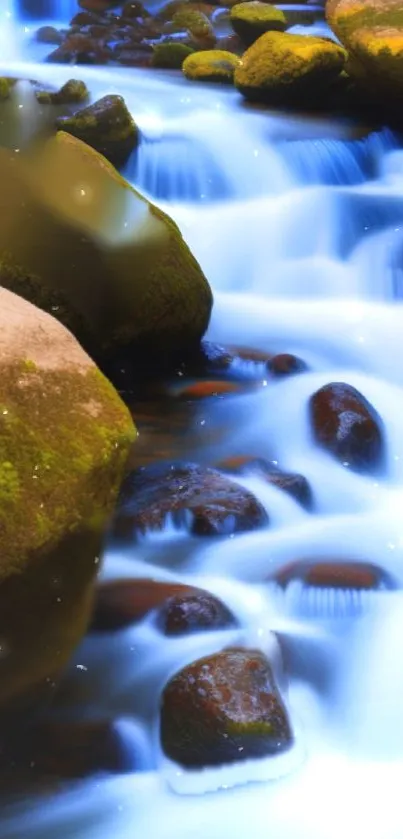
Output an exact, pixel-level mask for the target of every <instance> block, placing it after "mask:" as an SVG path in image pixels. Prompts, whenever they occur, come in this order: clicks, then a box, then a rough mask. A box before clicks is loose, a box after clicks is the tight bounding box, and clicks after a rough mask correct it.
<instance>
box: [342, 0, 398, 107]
mask: <svg viewBox="0 0 403 839" xmlns="http://www.w3.org/2000/svg"><path fill="white" fill-rule="evenodd" d="M326 15H327V19H328V21H329V23H330V25H331V27H332V29H333V31H334V32H335V34H336V35H337V36H338V38H339V39H340V40H341V42H342V43H343V44H344V45H345V46H346V48H347V49H348V52H349V58H350V61H349V71H350V72H351V73H352V75H353V76H355V77H356V78H357V79H358V80H360V81H361V82H362V83H363V86H364V88H365V90H366V91H367V93H368V94H369V95H370V96H371V97H373V98H374V99H378V101H381V102H382V103H383V104H384V97H385V96H386V99H387V100H390V101H391V102H392V101H393V104H395V97H396V96H399V95H401V94H402V93H403V5H402V3H401V0H328V2H327V4H326Z"/></svg>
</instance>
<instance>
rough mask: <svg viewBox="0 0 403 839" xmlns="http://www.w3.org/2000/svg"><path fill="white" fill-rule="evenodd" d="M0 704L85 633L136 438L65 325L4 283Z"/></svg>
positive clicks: (47, 674) (42, 688) (24, 692)
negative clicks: (104, 543) (100, 559)
mask: <svg viewBox="0 0 403 839" xmlns="http://www.w3.org/2000/svg"><path fill="white" fill-rule="evenodd" d="M0 382H1V384H0V644H1V646H0V712H1V713H2V719H3V720H4V713H5V710H10V709H12V710H13V711H14V710H15V711H17V710H18V709H19V707H21V708H23V707H26V704H27V703H29V702H30V701H31V698H32V701H36V699H37V697H38V696H39V695H40V694H41V693H42V692H44V693H45V694H46V693H51V692H52V685H53V678H54V676H55V675H56V674H57V673H58V672H59V671H60V669H61V668H62V667H63V666H64V664H65V663H66V660H67V659H68V657H69V656H70V653H71V651H72V649H73V647H74V646H75V644H76V643H77V642H78V641H79V640H80V638H81V636H82V634H83V632H84V631H85V628H86V625H87V621H88V617H89V610H90V607H91V597H92V580H93V577H94V574H95V572H96V569H97V565H98V557H99V551H100V548H101V543H102V534H103V530H104V527H105V524H106V522H107V519H108V517H109V515H110V514H111V512H112V509H113V506H114V502H115V497H116V494H117V491H118V488H119V484H120V481H121V478H122V475H123V472H124V470H125V466H126V460H127V455H128V450H129V448H130V446H131V443H132V442H133V440H134V438H135V429H134V426H133V424H132V421H131V418H130V416H129V413H128V411H127V409H126V408H125V406H124V405H123V403H122V402H121V401H120V399H119V397H118V395H117V393H116V392H115V390H114V389H113V387H112V385H111V384H110V383H109V382H108V381H107V380H106V379H105V378H104V377H103V376H102V374H101V373H100V372H99V370H98V369H97V368H96V366H95V365H94V363H93V362H92V361H91V359H90V358H89V357H88V356H87V355H86V354H85V352H84V351H83V350H82V348H81V347H80V346H79V344H78V343H77V341H76V340H75V339H74V337H73V336H72V335H71V334H70V333H69V332H68V331H67V330H66V329H64V327H63V326H61V324H60V323H58V322H57V321H56V320H54V319H53V318H52V317H50V316H49V315H47V314H45V313H44V312H42V311H41V310H39V309H36V308H35V307H34V306H31V305H30V304H29V303H27V302H26V301H25V300H22V299H21V298H20V297H17V296H15V295H14V294H11V293H10V292H9V291H6V290H4V289H2V288H0Z"/></svg>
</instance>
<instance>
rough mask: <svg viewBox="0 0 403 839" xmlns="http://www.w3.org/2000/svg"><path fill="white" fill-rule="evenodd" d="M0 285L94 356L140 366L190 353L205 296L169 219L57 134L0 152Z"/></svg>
mask: <svg viewBox="0 0 403 839" xmlns="http://www.w3.org/2000/svg"><path fill="white" fill-rule="evenodd" d="M0 177H1V181H2V190H1V197H0V205H1V207H2V222H1V224H0V283H1V284H2V285H3V286H6V287H7V288H9V289H10V290H11V291H15V292H16V293H17V294H20V295H21V296H22V297H25V298H26V299H28V300H30V302H33V303H35V304H36V305H38V306H40V307H41V308H43V309H45V310H46V311H49V312H51V313H52V314H54V315H55V317H57V318H59V319H60V320H61V321H62V322H63V323H65V324H66V325H67V326H68V327H69V328H70V329H71V330H72V331H73V332H74V334H75V335H76V337H77V338H78V339H79V341H80V343H81V344H82V345H83V346H84V347H85V348H86V349H87V351H88V352H90V354H92V355H93V357H96V358H101V357H102V358H103V357H105V356H107V355H110V354H112V353H115V352H116V351H117V350H118V349H120V348H122V347H126V346H127V345H129V344H130V345H131V347H132V349H133V352H134V354H135V355H136V353H137V354H138V357H140V359H141V360H142V362H144V353H148V352H150V351H153V352H155V351H156V349H158V352H159V353H163V354H164V356H167V355H168V354H169V353H174V352H176V351H179V350H182V349H186V348H188V347H190V346H193V345H195V344H198V342H199V340H200V338H201V336H202V335H203V333H204V331H205V329H206V327H207V325H208V321H209V317H210V311H211V306H212V295H211V291H210V287H209V285H208V283H207V280H206V279H205V277H204V275H203V273H202V271H201V269H200V266H199V265H198V263H197V262H196V260H195V259H194V258H193V256H192V254H191V253H190V251H189V249H188V247H187V246H186V244H185V242H184V241H183V239H182V236H181V234H180V232H179V230H178V228H177V227H176V225H175V224H174V222H173V221H171V219H170V218H169V217H168V216H166V215H165V214H164V213H163V212H161V211H160V210H159V209H157V208H156V207H155V206H153V205H152V204H150V203H148V201H146V200H145V199H144V198H143V197H142V196H141V195H140V194H139V193H138V192H136V191H135V190H134V189H132V187H131V186H130V185H129V184H128V183H127V182H126V181H125V180H124V179H123V178H122V177H121V176H120V175H119V174H118V173H117V172H116V170H115V169H114V168H113V167H112V166H111V165H110V164H109V163H108V161H107V160H105V158H103V157H102V156H101V155H99V154H98V153H97V152H96V151H94V150H93V149H91V148H90V147H89V146H87V145H85V144H84V143H82V142H81V141H79V140H76V139H75V138H74V137H71V136H70V135H68V134H65V133H63V132H60V133H59V134H57V135H56V136H55V137H53V138H51V139H50V140H49V141H48V142H47V143H45V144H43V145H42V146H41V148H40V149H37V150H36V151H35V153H33V154H31V155H29V156H28V155H18V156H16V155H13V154H12V153H10V152H8V151H6V150H4V149H0Z"/></svg>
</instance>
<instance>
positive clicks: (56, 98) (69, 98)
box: [35, 79, 90, 105]
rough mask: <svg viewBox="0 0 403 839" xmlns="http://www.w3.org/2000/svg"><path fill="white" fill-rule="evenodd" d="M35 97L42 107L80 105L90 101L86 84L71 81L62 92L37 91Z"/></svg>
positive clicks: (62, 88) (77, 80)
mask: <svg viewBox="0 0 403 839" xmlns="http://www.w3.org/2000/svg"><path fill="white" fill-rule="evenodd" d="M35 96H36V98H37V100H38V102H39V103H40V104H41V105H76V104H77V105H78V104H80V103H81V102H86V101H87V99H89V96H90V92H89V90H88V87H87V85H86V84H85V82H82V81H80V80H79V79H69V81H68V82H66V83H65V84H64V85H63V86H62V87H61V88H60V90H55V91H52V90H37V91H36V92H35Z"/></svg>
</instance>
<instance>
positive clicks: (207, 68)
mask: <svg viewBox="0 0 403 839" xmlns="http://www.w3.org/2000/svg"><path fill="white" fill-rule="evenodd" d="M239 63H240V59H239V58H238V56H237V55H234V54H233V53H232V52H227V51H226V50H202V51H201V52H194V53H193V54H192V55H189V57H188V58H186V59H185V61H184V62H183V64H182V70H183V73H184V75H185V76H186V78H187V79H191V80H192V81H195V82H221V83H224V84H231V83H232V81H233V78H234V72H235V68H236V67H238V65H239Z"/></svg>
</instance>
